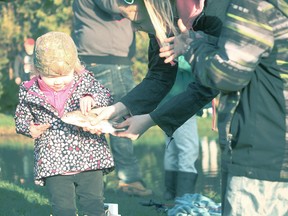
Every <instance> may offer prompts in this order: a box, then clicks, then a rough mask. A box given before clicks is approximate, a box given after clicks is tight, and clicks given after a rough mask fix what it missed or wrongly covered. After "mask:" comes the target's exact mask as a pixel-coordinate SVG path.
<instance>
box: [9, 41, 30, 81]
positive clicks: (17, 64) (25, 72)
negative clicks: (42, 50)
mask: <svg viewBox="0 0 288 216" xmlns="http://www.w3.org/2000/svg"><path fill="white" fill-rule="evenodd" d="M34 44H35V41H34V39H33V38H27V39H26V40H25V42H24V49H23V50H22V51H21V52H20V53H19V54H18V55H17V56H16V59H15V61H14V67H13V69H14V78H15V83H16V84H17V85H19V84H20V83H21V82H22V81H27V80H30V77H31V71H32V65H33V51H34Z"/></svg>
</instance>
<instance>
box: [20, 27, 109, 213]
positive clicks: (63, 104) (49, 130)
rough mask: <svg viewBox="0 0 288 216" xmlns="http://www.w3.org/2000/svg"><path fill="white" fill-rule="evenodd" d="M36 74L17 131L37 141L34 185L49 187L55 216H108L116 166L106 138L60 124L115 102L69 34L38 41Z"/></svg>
mask: <svg viewBox="0 0 288 216" xmlns="http://www.w3.org/2000/svg"><path fill="white" fill-rule="evenodd" d="M34 67H35V72H36V74H37V76H35V77H34V78H33V79H32V80H30V81H26V82H23V83H22V84H21V85H20V92H19V104H18V106H17V109H16V113H15V122H16V131H17V133H20V134H23V135H25V136H28V137H32V138H33V139H34V140H35V147H34V156H35V160H34V169H35V171H34V173H35V183H36V184H39V185H42V186H43V185H46V186H47V188H48V191H49V193H50V195H51V204H52V208H53V216H66V215H67V216H72V215H76V212H77V207H76V197H79V200H78V203H79V209H80V210H81V209H83V214H85V215H89V216H96V215H97V216H104V204H103V200H104V198H103V174H106V173H108V172H110V171H112V170H113V167H114V162H113V158H112V155H111V154H110V150H109V147H108V145H107V142H106V140H105V137H104V135H100V136H98V135H95V134H91V133H89V132H85V131H83V130H82V129H81V128H78V127H76V126H73V125H69V124H66V123H64V122H62V121H61V117H62V116H63V114H65V113H67V112H71V111H74V110H77V109H79V108H80V109H81V110H82V112H87V111H89V110H90V109H91V107H94V106H96V107H101V106H108V105H109V104H111V103H112V98H111V96H110V92H109V90H108V89H106V88H104V87H103V86H102V85H101V84H100V83H99V82H98V81H97V80H96V79H95V78H94V77H93V75H92V73H90V72H88V71H86V70H84V68H83V67H82V66H81V65H80V61H79V59H78V57H77V49H76V46H75V44H74V42H73V40H72V39H71V37H70V36H68V35H67V34H65V33H61V32H49V33H47V34H44V35H43V36H41V37H39V38H38V39H37V41H36V45H35V51H34Z"/></svg>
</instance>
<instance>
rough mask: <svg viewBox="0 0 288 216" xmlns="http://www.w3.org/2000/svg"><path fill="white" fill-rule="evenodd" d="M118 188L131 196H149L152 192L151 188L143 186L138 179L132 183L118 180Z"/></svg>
mask: <svg viewBox="0 0 288 216" xmlns="http://www.w3.org/2000/svg"><path fill="white" fill-rule="evenodd" d="M118 189H119V190H120V191H122V192H124V193H126V194H128V195H132V196H149V195H152V194H153V191H152V190H151V189H147V188H145V187H144V185H143V184H142V183H141V182H139V181H137V182H132V183H124V182H119V185H118Z"/></svg>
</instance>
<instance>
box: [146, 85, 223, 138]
mask: <svg viewBox="0 0 288 216" xmlns="http://www.w3.org/2000/svg"><path fill="white" fill-rule="evenodd" d="M218 93H219V91H218V90H215V89H211V88H208V87H205V86H203V85H201V84H199V83H197V82H193V83H191V84H189V86H188V88H187V89H186V91H184V92H182V93H180V94H178V95H176V96H174V97H173V98H171V99H170V100H169V101H167V102H166V103H164V104H163V105H162V106H161V109H156V110H154V111H153V112H151V113H150V116H151V118H152V120H153V121H154V122H155V123H156V124H157V125H158V126H159V127H160V128H161V129H162V130H164V131H165V132H166V134H167V135H168V136H172V134H173V133H174V131H175V130H176V129H177V128H178V127H180V126H181V125H182V124H183V123H184V122H186V121H187V120H188V119H189V118H190V117H192V116H193V115H195V114H196V113H197V112H198V111H199V110H201V109H202V108H203V107H204V106H205V105H206V104H207V103H209V102H210V101H211V100H212V99H213V98H214V97H216V96H217V95H218Z"/></svg>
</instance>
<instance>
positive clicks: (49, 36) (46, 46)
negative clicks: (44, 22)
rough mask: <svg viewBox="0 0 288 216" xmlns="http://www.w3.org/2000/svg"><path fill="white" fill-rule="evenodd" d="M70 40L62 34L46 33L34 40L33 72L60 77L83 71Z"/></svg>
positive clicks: (66, 35)
mask: <svg viewBox="0 0 288 216" xmlns="http://www.w3.org/2000/svg"><path fill="white" fill-rule="evenodd" d="M83 68H84V67H83V66H82V65H81V64H80V60H79V58H78V52H77V48H76V45H75V43H74V41H73V40H72V38H71V37H70V36H69V35H68V34H66V33H63V32H48V33H46V34H44V35H42V36H40V37H39V38H38V39H37V40H36V44H35V48H34V70H35V73H36V74H40V75H43V76H59V75H60V76H61V75H66V74H69V73H70V72H71V71H72V70H74V71H75V72H78V73H79V72H80V71H82V70H83Z"/></svg>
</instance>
